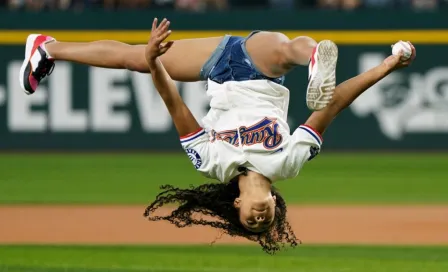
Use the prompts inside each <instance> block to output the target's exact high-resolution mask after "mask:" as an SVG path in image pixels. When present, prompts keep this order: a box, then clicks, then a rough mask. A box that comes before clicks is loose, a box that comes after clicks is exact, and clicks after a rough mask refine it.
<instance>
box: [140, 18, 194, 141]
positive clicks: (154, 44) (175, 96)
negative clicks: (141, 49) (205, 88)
mask: <svg viewBox="0 0 448 272" xmlns="http://www.w3.org/2000/svg"><path fill="white" fill-rule="evenodd" d="M169 25H170V22H169V21H167V20H166V19H164V20H163V21H162V22H161V23H160V25H159V26H157V19H154V22H153V25H152V31H151V37H150V38H149V42H148V45H147V46H146V50H145V58H146V61H147V62H148V65H149V70H150V71H151V77H152V80H153V82H154V85H155V87H156V89H157V91H158V92H159V94H160V96H161V97H162V99H163V102H164V103H165V105H166V107H167V109H168V111H169V113H170V115H171V118H172V119H173V122H174V125H175V127H176V130H177V132H178V133H179V136H185V135H188V134H190V133H194V132H197V131H198V130H199V129H200V128H201V127H200V126H199V124H198V122H197V121H196V119H195V118H194V116H193V114H192V113H191V111H190V109H188V107H187V105H185V103H184V101H183V100H182V98H181V96H180V95H179V92H178V90H177V88H176V85H175V83H174V81H173V80H172V79H171V77H170V76H169V75H168V73H167V71H166V70H165V68H164V67H163V64H162V62H161V61H160V59H159V57H160V56H161V55H163V54H164V53H165V52H166V51H168V49H169V48H170V47H171V45H172V44H173V42H167V43H165V44H162V42H163V41H164V40H165V39H166V38H168V36H169V35H170V34H171V30H168V28H169Z"/></svg>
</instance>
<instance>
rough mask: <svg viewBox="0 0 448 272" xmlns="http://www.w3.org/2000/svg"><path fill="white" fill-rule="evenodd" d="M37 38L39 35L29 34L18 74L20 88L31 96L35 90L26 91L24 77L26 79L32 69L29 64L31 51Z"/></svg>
mask: <svg viewBox="0 0 448 272" xmlns="http://www.w3.org/2000/svg"><path fill="white" fill-rule="evenodd" d="M39 36H40V34H31V35H29V36H28V38H27V39H26V47H25V59H24V60H23V64H22V67H20V73H19V81H20V87H22V89H23V91H24V92H25V93H26V94H27V95H30V94H33V93H34V91H35V90H32V88H30V89H31V90H28V89H27V88H26V87H25V76H26V78H27V79H28V77H29V75H30V73H31V69H32V67H31V62H30V58H31V51H32V50H33V47H34V42H35V40H36V39H37V37H39Z"/></svg>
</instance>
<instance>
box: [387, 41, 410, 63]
mask: <svg viewBox="0 0 448 272" xmlns="http://www.w3.org/2000/svg"><path fill="white" fill-rule="evenodd" d="M400 51H403V56H402V57H401V60H402V61H405V60H408V59H409V58H410V57H411V55H412V49H411V45H410V44H409V43H407V42H404V41H399V42H397V43H396V44H394V45H393V46H392V54H393V55H395V56H397V55H399V54H400Z"/></svg>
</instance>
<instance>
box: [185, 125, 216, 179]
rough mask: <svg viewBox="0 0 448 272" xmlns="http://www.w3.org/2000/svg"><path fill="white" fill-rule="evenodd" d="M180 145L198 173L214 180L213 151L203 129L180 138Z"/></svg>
mask: <svg viewBox="0 0 448 272" xmlns="http://www.w3.org/2000/svg"><path fill="white" fill-rule="evenodd" d="M180 143H181V145H182V147H183V149H184V150H185V152H186V153H187V155H188V158H189V159H190V161H191V162H192V163H193V166H194V167H195V168H196V170H197V171H199V172H201V173H202V174H203V175H205V176H206V177H210V178H214V176H215V174H214V173H213V171H214V167H213V165H212V161H213V160H212V150H211V146H210V141H209V137H208V134H207V133H206V132H205V130H204V129H203V128H201V129H199V130H198V131H196V132H193V133H190V134H188V135H185V136H182V137H180Z"/></svg>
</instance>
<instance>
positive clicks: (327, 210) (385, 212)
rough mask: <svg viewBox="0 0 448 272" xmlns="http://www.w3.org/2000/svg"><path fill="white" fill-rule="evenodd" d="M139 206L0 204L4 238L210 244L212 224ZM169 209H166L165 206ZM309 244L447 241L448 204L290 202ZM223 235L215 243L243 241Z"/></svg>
mask: <svg viewBox="0 0 448 272" xmlns="http://www.w3.org/2000/svg"><path fill="white" fill-rule="evenodd" d="M144 209H145V206H144V205H141V206H24V205H18V206H0V218H2V223H1V224H0V243H1V244H207V243H210V242H212V241H213V240H215V239H216V238H217V237H218V236H220V233H219V232H218V231H217V230H214V229H212V228H209V227H198V226H195V227H189V228H184V229H177V228H176V227H174V226H172V225H170V224H168V223H166V222H148V221H147V220H146V219H145V218H144V217H143V211H144ZM166 211H167V210H165V211H164V212H166ZM288 213H289V220H290V222H291V224H292V226H293V228H294V230H295V232H296V234H297V237H298V238H299V239H301V240H302V242H303V243H305V244H316V243H325V244H372V245H374V244H384V245H391V244H394V245H407V244H413V245H442V244H445V245H446V244H448V231H447V230H448V206H291V207H290V208H289V211H288ZM245 242H246V241H245V240H242V239H237V238H232V237H227V236H223V237H222V238H221V239H219V240H218V241H217V242H216V243H218V244H224V243H225V244H230V243H245Z"/></svg>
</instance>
